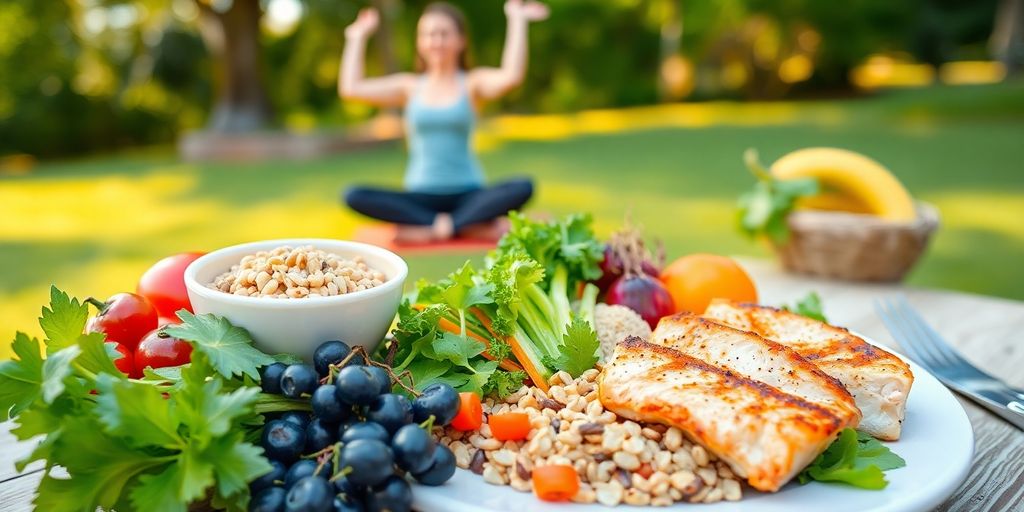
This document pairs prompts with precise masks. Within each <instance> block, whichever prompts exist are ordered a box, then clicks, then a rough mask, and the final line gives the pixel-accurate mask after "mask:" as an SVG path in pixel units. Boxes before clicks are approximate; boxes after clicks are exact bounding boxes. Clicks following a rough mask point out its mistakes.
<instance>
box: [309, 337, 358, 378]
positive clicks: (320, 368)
mask: <svg viewBox="0 0 1024 512" xmlns="http://www.w3.org/2000/svg"><path fill="white" fill-rule="evenodd" d="M351 352H352V349H351V348H349V346H348V345H346V344H345V343H344V342H342V341H338V340H333V341H328V342H325V343H322V344H321V345H320V346H319V347H317V348H316V351H314V352H313V366H315V367H316V373H317V374H319V375H320V376H321V377H326V376H327V373H328V372H329V371H330V370H331V365H332V364H338V363H340V362H341V360H342V359H345V358H346V357H348V355H349V354H350V353H351Z"/></svg>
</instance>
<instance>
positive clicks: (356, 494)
mask: <svg viewBox="0 0 1024 512" xmlns="http://www.w3.org/2000/svg"><path fill="white" fill-rule="evenodd" d="M334 490H335V492H337V493H338V494H344V495H345V496H348V497H350V498H352V499H354V500H355V501H358V502H360V503H361V502H362V500H363V498H365V497H366V487H360V486H358V485H356V484H354V483H352V482H350V481H349V480H348V478H347V477H344V476H339V477H338V478H336V479H335V480H334Z"/></svg>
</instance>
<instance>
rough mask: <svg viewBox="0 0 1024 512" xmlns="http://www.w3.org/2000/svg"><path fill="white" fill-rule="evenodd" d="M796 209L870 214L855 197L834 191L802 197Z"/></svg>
mask: <svg viewBox="0 0 1024 512" xmlns="http://www.w3.org/2000/svg"><path fill="white" fill-rule="evenodd" d="M796 207H797V208H800V209H804V210H828V211H832V212H850V213H868V214H870V213H871V208H868V206H867V205H866V204H864V203H862V202H861V201H860V200H859V199H857V198H856V197H850V196H847V195H843V194H842V193H839V192H834V191H823V192H820V193H818V194H815V195H813V196H804V197H801V198H800V199H797V201H796Z"/></svg>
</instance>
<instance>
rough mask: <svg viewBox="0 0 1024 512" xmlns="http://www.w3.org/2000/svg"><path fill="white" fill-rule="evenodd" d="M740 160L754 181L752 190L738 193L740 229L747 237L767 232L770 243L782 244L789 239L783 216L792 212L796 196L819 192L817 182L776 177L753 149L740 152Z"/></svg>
mask: <svg viewBox="0 0 1024 512" xmlns="http://www.w3.org/2000/svg"><path fill="white" fill-rule="evenodd" d="M743 159H744V161H745V162H746V164H747V168H749V169H750V172H751V173H753V175H754V177H756V178H757V183H755V184H754V190H752V191H750V192H747V193H745V194H743V195H742V196H740V200H739V228H740V231H742V232H743V233H744V234H746V235H747V236H750V237H756V236H759V235H766V236H767V237H768V238H769V239H771V240H772V241H773V242H776V243H784V242H785V241H786V240H787V239H788V238H789V228H788V227H787V225H786V216H787V215H789V212H791V211H793V207H794V206H795V205H796V201H797V199H800V198H801V197H804V196H811V195H814V194H817V193H818V181H817V180H815V179H813V178H806V179H792V180H780V179H776V178H775V177H774V176H772V174H771V173H770V172H768V171H767V170H766V169H765V168H764V166H762V165H761V163H760V162H759V161H758V159H757V151H756V150H755V149H753V148H751V149H748V150H747V151H746V152H745V153H744V154H743Z"/></svg>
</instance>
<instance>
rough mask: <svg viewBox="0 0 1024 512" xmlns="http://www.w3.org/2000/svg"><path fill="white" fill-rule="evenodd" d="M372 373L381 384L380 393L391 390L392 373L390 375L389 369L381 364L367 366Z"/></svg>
mask: <svg viewBox="0 0 1024 512" xmlns="http://www.w3.org/2000/svg"><path fill="white" fill-rule="evenodd" d="M366 368H367V369H368V370H370V373H372V374H373V376H374V377H376V378H377V382H378V383H379V384H380V391H379V392H378V393H377V394H378V395H383V394H384V393H390V392H391V375H388V371H387V370H385V369H384V368H381V367H380V366H367V367H366Z"/></svg>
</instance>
